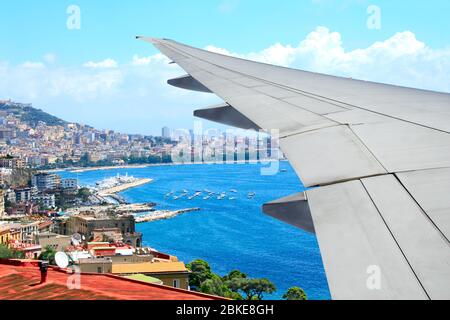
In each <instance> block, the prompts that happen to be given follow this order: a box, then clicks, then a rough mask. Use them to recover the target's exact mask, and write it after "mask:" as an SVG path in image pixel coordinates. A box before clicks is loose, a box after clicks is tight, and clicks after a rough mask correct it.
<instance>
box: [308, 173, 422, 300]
mask: <svg viewBox="0 0 450 320" xmlns="http://www.w3.org/2000/svg"><path fill="white" fill-rule="evenodd" d="M307 196H308V202H309V205H310V208H311V212H312V217H313V221H314V227H315V230H316V235H317V238H318V241H319V246H320V251H321V254H322V259H323V262H324V267H325V271H326V273H327V279H328V284H329V288H330V291H331V295H332V297H333V299H338V300H341V299H371V300H372V299H373V300H377V299H427V295H426V293H425V292H424V290H423V288H422V287H421V285H420V283H419V281H418V280H417V278H416V277H415V275H414V272H413V271H412V269H411V268H410V266H409V265H408V262H407V261H406V260H405V258H404V256H403V254H402V252H401V250H400V249H399V247H398V246H397V244H396V242H395V240H394V238H393V237H392V235H391V234H390V233H389V230H388V229H387V228H386V225H385V223H384V221H383V219H382V218H381V216H380V214H379V212H378V211H377V209H376V207H375V206H374V204H373V202H372V200H371V199H370V197H369V195H368V194H367V192H366V191H365V189H364V187H363V185H362V183H361V182H360V181H359V180H358V181H350V182H345V183H340V184H336V185H331V186H326V187H321V188H316V189H313V190H309V191H307ZM373 268H375V269H373ZM377 268H378V270H379V271H380V273H379V276H380V279H379V281H380V282H379V285H380V286H379V287H378V286H377V284H376V281H375V286H372V285H371V276H374V277H376V276H377V275H376V274H375V275H372V274H371V273H370V272H371V271H372V270H376V269H377Z"/></svg>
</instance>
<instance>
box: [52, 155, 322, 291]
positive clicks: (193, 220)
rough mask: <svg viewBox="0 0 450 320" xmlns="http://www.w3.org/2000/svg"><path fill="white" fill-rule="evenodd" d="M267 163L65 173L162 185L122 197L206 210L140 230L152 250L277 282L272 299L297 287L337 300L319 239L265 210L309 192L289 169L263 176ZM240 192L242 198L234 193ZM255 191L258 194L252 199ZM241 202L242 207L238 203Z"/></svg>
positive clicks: (86, 180) (86, 181)
mask: <svg viewBox="0 0 450 320" xmlns="http://www.w3.org/2000/svg"><path fill="white" fill-rule="evenodd" d="M261 166H262V165H260V164H226V165H179V166H161V167H148V168H140V169H114V170H99V171H89V172H83V173H70V172H63V173H61V175H62V176H63V177H78V179H79V183H80V184H82V185H94V184H95V182H96V181H98V180H101V179H104V178H108V177H112V176H115V175H117V174H118V173H120V174H122V175H124V174H126V173H128V174H129V175H133V176H135V177H138V178H143V177H146V178H147V177H148V178H152V179H154V182H153V183H151V184H147V185H144V186H140V187H137V188H134V189H130V190H127V191H125V192H123V193H121V195H122V196H124V197H125V199H126V200H127V201H129V202H156V203H158V207H157V208H158V209H182V208H191V207H200V208H201V211H199V212H190V213H186V214H184V215H181V216H178V217H175V218H173V219H170V220H162V221H156V222H149V223H143V224H138V225H137V230H138V231H140V232H142V233H143V240H144V245H147V246H151V247H153V248H156V249H157V250H159V251H161V252H167V253H169V254H172V255H176V256H178V258H179V259H180V260H182V261H184V262H186V263H187V262H189V261H191V260H193V259H197V258H200V259H204V260H206V261H208V262H209V263H210V265H211V267H212V269H213V271H214V272H216V273H218V274H221V275H223V274H226V273H228V272H229V271H231V270H233V269H239V270H241V271H242V272H245V273H247V274H248V275H249V276H250V277H265V278H268V279H270V280H271V281H273V282H274V283H275V285H276V287H277V289H278V290H277V292H276V293H275V294H273V295H267V296H266V297H265V298H268V299H280V298H281V296H282V295H283V293H284V292H285V291H286V290H287V289H288V288H289V287H292V286H300V287H302V288H304V289H305V291H306V293H307V294H308V296H309V298H311V299H329V298H330V294H329V290H328V286H327V281H326V277H325V273H324V269H323V265H322V259H321V256H320V252H319V248H318V244H317V241H316V238H315V237H314V236H313V235H311V234H308V233H306V232H303V231H302V230H299V229H297V228H294V227H292V226H289V225H287V224H285V223H282V222H280V221H277V220H275V219H273V218H270V217H268V216H266V215H264V214H263V213H262V212H261V206H262V205H263V204H264V203H266V202H268V201H271V200H275V199H278V198H281V197H284V196H287V195H291V194H293V193H296V192H300V191H302V190H304V187H303V185H302V184H301V182H300V181H299V179H298V178H297V176H296V175H295V173H294V171H293V170H292V168H291V166H290V165H289V164H288V163H287V162H282V163H281V164H280V168H281V169H284V170H286V172H280V173H278V174H276V175H272V176H263V175H261V173H260V172H261V171H260V169H261ZM183 189H186V190H188V191H189V195H193V194H194V193H195V191H197V190H199V191H202V190H205V189H207V190H210V191H214V192H216V193H221V192H223V191H225V192H227V197H225V199H223V200H217V198H216V197H212V198H211V199H209V200H204V199H203V198H204V197H205V196H206V193H205V192H203V194H202V195H201V196H200V197H198V198H195V199H192V200H188V199H187V197H184V198H181V199H178V200H174V199H173V196H171V197H169V198H166V199H165V195H166V194H167V193H168V192H170V191H176V193H175V194H178V195H179V194H181V193H182V190H183ZM231 189H236V190H237V191H238V193H232V192H230V190H231ZM249 192H254V193H256V196H255V197H254V199H248V197H247V194H248V193H249ZM230 197H235V198H236V199H235V200H230V199H229V198H230Z"/></svg>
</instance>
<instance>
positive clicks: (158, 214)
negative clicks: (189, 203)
mask: <svg viewBox="0 0 450 320" xmlns="http://www.w3.org/2000/svg"><path fill="white" fill-rule="evenodd" d="M193 211H200V208H189V209H181V210H175V211H170V210H157V211H153V212H151V213H148V214H145V215H143V216H140V217H135V221H136V223H144V222H152V221H158V220H166V219H171V218H174V217H176V216H179V215H182V214H184V213H188V212H193Z"/></svg>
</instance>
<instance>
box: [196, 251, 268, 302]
mask: <svg viewBox="0 0 450 320" xmlns="http://www.w3.org/2000/svg"><path fill="white" fill-rule="evenodd" d="M187 268H188V269H189V270H190V271H191V275H190V277H189V285H190V286H191V288H192V289H193V290H196V291H200V292H203V293H207V294H213V295H218V296H221V297H225V298H230V299H235V300H262V299H263V298H264V294H267V293H268V294H271V293H274V292H275V291H276V288H275V285H274V284H273V283H272V282H271V281H269V280H268V279H252V278H248V277H247V275H246V274H245V273H242V272H241V271H239V270H233V271H231V272H230V273H229V274H227V275H225V276H224V277H220V276H219V275H217V274H215V273H213V272H212V271H211V267H210V266H209V264H208V263H207V262H206V261H204V260H194V261H192V262H191V263H188V264H187Z"/></svg>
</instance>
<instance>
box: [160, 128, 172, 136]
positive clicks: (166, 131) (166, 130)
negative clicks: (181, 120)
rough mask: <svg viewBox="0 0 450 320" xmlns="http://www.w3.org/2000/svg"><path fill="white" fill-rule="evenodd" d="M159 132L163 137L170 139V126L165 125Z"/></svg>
mask: <svg viewBox="0 0 450 320" xmlns="http://www.w3.org/2000/svg"><path fill="white" fill-rule="evenodd" d="M161 133H162V137H163V138H164V139H170V136H171V132H170V128H167V127H164V128H162V130H161Z"/></svg>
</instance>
